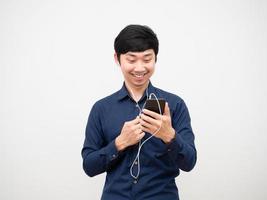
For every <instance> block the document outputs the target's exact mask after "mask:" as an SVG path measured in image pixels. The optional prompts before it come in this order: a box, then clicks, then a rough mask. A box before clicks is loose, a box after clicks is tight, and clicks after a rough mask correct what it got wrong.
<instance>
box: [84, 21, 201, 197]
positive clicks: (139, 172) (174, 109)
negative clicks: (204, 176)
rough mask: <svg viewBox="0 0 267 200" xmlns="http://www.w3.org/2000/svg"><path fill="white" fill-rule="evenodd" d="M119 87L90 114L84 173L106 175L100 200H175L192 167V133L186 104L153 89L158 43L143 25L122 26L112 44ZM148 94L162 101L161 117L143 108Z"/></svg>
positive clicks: (159, 90) (96, 105) (193, 161)
mask: <svg viewBox="0 0 267 200" xmlns="http://www.w3.org/2000/svg"><path fill="white" fill-rule="evenodd" d="M114 48H115V54H114V58H115V62H116V63H117V64H118V65H119V67H120V68H121V71H122V74H123V76H124V83H123V86H122V88H121V89H120V90H119V91H117V92H115V93H113V94H112V95H110V96H107V97H105V98H103V99H101V100H98V101H97V102H96V103H95V104H94V106H93V107H92V109H91V112H90V115H89V118H88V122H87V126H86V135H85V141H84V146H83V149H82V157H83V168H84V171H85V173H86V174H87V175H88V176H90V177H92V176H95V175H98V174H101V173H104V172H106V173H107V174H106V181H105V185H104V189H103V193H102V197H101V199H102V200H129V199H133V200H145V199H153V200H177V199H179V195H178V188H177V186H176V183H175V178H176V177H177V176H178V175H179V173H180V170H183V171H190V170H192V169H193V167H194V166H195V163H196V148H195V144H194V134H193V131H192V128H191V122H190V116H189V112H188V109H187V107H186V105H185V102H184V101H183V100H182V99H181V98H180V97H178V96H177V95H174V94H171V93H169V92H166V91H164V90H162V89H159V88H156V87H154V86H153V85H152V83H151V81H150V78H151V76H152V75H153V73H154V70H155V64H156V61H157V54H158V39H157V36H156V34H155V33H154V32H153V31H152V30H151V29H150V28H149V27H147V26H142V25H129V26H126V27H125V28H124V29H123V30H122V31H121V32H120V33H119V34H118V36H117V37H116V39H115V42H114ZM150 94H153V95H155V96H156V98H158V99H161V98H163V99H165V101H166V105H165V109H164V111H163V113H162V115H161V114H159V113H156V112H153V111H150V110H147V109H143V106H144V104H145V102H146V100H147V99H148V98H149V96H150Z"/></svg>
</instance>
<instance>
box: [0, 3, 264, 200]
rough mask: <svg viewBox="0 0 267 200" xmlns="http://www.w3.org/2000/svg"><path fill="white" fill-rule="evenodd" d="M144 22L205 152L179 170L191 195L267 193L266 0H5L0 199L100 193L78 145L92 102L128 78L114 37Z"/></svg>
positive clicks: (1, 8) (168, 86)
mask: <svg viewBox="0 0 267 200" xmlns="http://www.w3.org/2000/svg"><path fill="white" fill-rule="evenodd" d="M132 23H134V24H146V25H149V26H150V27H151V28H152V29H153V30H154V31H155V32H156V33H157V35H158V38H159V41H160V49H159V55H158V62H157V65H156V73H155V74H154V77H153V78H152V83H153V84H154V85H155V86H157V87H160V88H162V89H164V90H167V91H170V92H173V93H175V94H177V95H179V96H181V97H182V98H183V99H184V100H185V102H186V103H187V106H188V107H189V111H190V114H191V118H192V126H193V129H194V132H195V136H196V147H197V149H198V162H197V165H196V167H195V168H194V169H193V171H191V172H190V173H185V172H182V173H181V175H180V176H179V177H178V178H177V179H176V182H177V185H178V187H179V190H180V197H181V199H185V200H199V199H205V200H223V199H225V200H237V199H242V200H251V199H257V200H265V199H266V198H267V191H266V187H267V184H266V178H267V172H266V169H267V160H266V150H267V144H266V139H267V137H266V134H267V125H266V123H267V2H266V1H265V0H240V1H239V0H226V1H219V0H203V1H197V0H195V1H174V0H173V1H156V0H145V1H141V0H140V1H138V0H135V1H134V0H132V1H125V0H114V1H108V0H107V1H100V0H98V1H88V0H87V1H70V0H49V1H30V0H21V1H18V0H17V1H14V0H1V2H0V91H1V93H0V188H1V189H0V199H3V200H15V199H16V200H17V199H20V200H36V199H38V200H47V199H50V200H58V199H64V200H73V199H92V200H96V199H99V198H100V195H101V192H102V187H103V183H104V177H105V175H104V174H103V175H99V176H96V177H94V178H89V177H87V176H86V175H85V173H84V172H83V170H82V164H81V163H82V159H81V155H80V151H81V148H82V145H83V140H84V130H85V125H86V121H87V117H88V114H89V111H90V109H91V106H92V105H93V103H94V102H95V101H96V100H98V99H100V98H102V97H104V96H107V95H109V94H111V93H113V92H115V91H117V90H118V89H120V88H121V86H122V81H123V79H122V75H121V72H120V68H119V67H118V66H116V65H115V63H114V60H113V53H114V50H113V41H114V38H115V37H116V35H117V34H118V33H119V31H120V30H121V29H122V28H124V27H125V26H126V25H128V24H132Z"/></svg>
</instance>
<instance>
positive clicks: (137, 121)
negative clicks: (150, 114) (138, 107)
mask: <svg viewBox="0 0 267 200" xmlns="http://www.w3.org/2000/svg"><path fill="white" fill-rule="evenodd" d="M139 120H140V118H139V116H137V117H136V118H135V119H134V120H132V121H130V124H131V125H137V124H139Z"/></svg>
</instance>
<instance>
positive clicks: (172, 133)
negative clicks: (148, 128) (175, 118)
mask: <svg viewBox="0 0 267 200" xmlns="http://www.w3.org/2000/svg"><path fill="white" fill-rule="evenodd" d="M174 138H175V130H174V129H173V128H172V129H171V131H169V132H168V134H166V137H165V138H164V139H163V141H164V143H165V144H169V143H171V141H172V140H173V139H174Z"/></svg>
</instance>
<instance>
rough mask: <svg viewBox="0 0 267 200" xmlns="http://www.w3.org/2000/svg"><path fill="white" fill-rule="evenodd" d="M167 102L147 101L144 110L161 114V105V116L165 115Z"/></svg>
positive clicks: (159, 100) (160, 100)
mask: <svg viewBox="0 0 267 200" xmlns="http://www.w3.org/2000/svg"><path fill="white" fill-rule="evenodd" d="M165 102H166V101H165V99H158V101H157V100H156V99H147V100H146V102H145V106H144V108H145V109H147V110H151V111H153V112H156V113H158V114H160V112H159V105H160V109H161V114H163V113H164V109H165ZM158 103H159V105H158Z"/></svg>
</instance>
